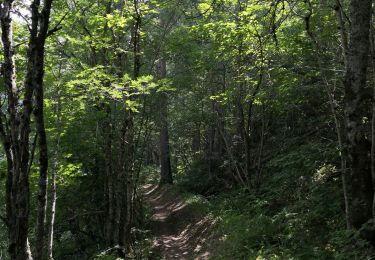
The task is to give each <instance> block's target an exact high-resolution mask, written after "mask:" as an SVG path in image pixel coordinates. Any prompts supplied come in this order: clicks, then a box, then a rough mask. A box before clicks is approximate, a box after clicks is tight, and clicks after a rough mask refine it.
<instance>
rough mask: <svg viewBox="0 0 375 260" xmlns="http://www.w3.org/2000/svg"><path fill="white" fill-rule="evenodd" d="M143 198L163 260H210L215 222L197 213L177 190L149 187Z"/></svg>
mask: <svg viewBox="0 0 375 260" xmlns="http://www.w3.org/2000/svg"><path fill="white" fill-rule="evenodd" d="M143 188H144V191H143V197H144V200H145V202H146V203H147V204H148V206H149V207H150V208H151V209H152V213H151V232H152V235H153V237H154V240H153V247H154V248H155V249H157V251H158V252H160V253H161V257H162V259H166V260H169V259H180V260H184V259H186V260H190V259H198V260H203V259H208V258H209V256H210V252H209V250H208V246H207V245H208V242H209V241H210V238H211V228H212V221H211V220H210V219H209V218H208V217H205V216H204V215H203V214H201V213H200V212H197V211H196V210H192V209H189V207H188V205H187V203H186V200H185V199H184V198H183V197H182V195H181V194H178V192H176V190H175V189H173V186H171V185H167V186H163V187H158V186H157V185H146V186H144V187H143Z"/></svg>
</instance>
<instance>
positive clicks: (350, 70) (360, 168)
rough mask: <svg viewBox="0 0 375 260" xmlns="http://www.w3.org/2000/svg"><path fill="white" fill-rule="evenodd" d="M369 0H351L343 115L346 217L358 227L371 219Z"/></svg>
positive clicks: (371, 235)
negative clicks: (366, 123)
mask: <svg viewBox="0 0 375 260" xmlns="http://www.w3.org/2000/svg"><path fill="white" fill-rule="evenodd" d="M371 4H372V1H371V0H352V1H351V2H350V20H351V27H350V43H349V49H348V54H347V70H346V75H345V79H344V85H345V116H346V128H347V136H346V144H347V151H346V152H347V168H348V172H347V175H348V176H347V177H348V183H349V187H348V195H349V207H350V211H349V214H350V215H349V218H348V219H349V221H350V224H351V226H352V227H354V228H355V229H357V230H358V229H360V228H361V227H362V226H363V224H365V223H366V222H367V221H369V220H370V219H372V217H373V216H372V200H373V187H372V180H371V169H370V157H369V153H370V149H369V145H368V140H367V139H366V133H365V126H364V123H363V117H365V116H367V111H368V107H367V105H366V100H367V99H369V98H370V97H371V96H370V95H367V92H368V90H367V88H366V81H367V67H368V55H369V46H370V42H369V39H370V38H369V37H370V20H371V13H372V8H371ZM363 235H364V236H365V238H366V239H368V240H372V239H373V238H374V236H373V232H365V233H363Z"/></svg>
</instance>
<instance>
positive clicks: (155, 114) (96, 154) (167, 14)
mask: <svg viewBox="0 0 375 260" xmlns="http://www.w3.org/2000/svg"><path fill="white" fill-rule="evenodd" d="M30 2H32V5H31V6H29V5H30V4H31V3H29V2H28V1H24V2H23V1H9V0H8V1H1V8H0V16H1V17H0V18H1V23H2V35H3V36H4V35H6V30H5V29H6V27H4V25H6V23H7V22H9V21H8V20H7V19H6V15H5V14H6V6H7V5H8V4H10V6H12V11H11V12H10V13H11V17H13V20H14V21H13V23H10V24H11V27H10V28H11V31H12V33H13V35H12V37H13V40H14V53H13V52H7V47H6V39H5V40H4V37H3V41H2V43H3V45H2V47H1V48H0V49H1V57H0V61H1V63H2V64H5V65H4V66H2V69H1V74H2V75H3V78H4V79H3V78H2V79H1V81H0V91H1V95H0V99H1V113H0V125H1V126H2V127H1V128H0V135H1V138H2V140H3V143H2V144H3V149H2V151H1V156H0V184H1V187H2V188H1V190H0V205H1V206H0V217H1V220H0V259H3V258H4V259H8V258H9V257H12V258H14V257H13V256H14V255H15V254H16V253H15V252H16V251H14V252H13V251H12V252H13V253H11V254H10V255H8V250H10V251H11V249H9V248H10V247H9V245H10V244H11V242H10V240H12V238H9V237H12V230H11V226H10V225H11V224H10V222H12V221H10V220H9V216H10V215H9V214H10V213H9V210H8V207H9V203H10V202H9V201H11V200H9V196H8V193H9V191H8V188H6V187H9V176H14V175H12V174H15V173H12V171H11V170H9V167H8V168H7V166H9V158H10V157H9V154H8V151H9V149H8V148H7V140H8V139H7V133H5V132H7V131H9V136H13V135H12V134H13V133H12V131H11V130H12V129H13V128H12V127H13V125H15V126H14V127H16V126H17V124H14V122H13V121H12V120H13V119H12V118H13V117H12V115H13V114H12V110H11V109H10V108H12V106H11V99H10V98H9V97H12V94H11V93H12V91H10V90H11V88H9V87H8V86H9V84H8V83H7V80H8V79H9V77H8V76H7V75H8V74H7V70H8V69H9V66H8V65H9V63H7V62H9V61H10V60H9V59H8V56H9V55H10V54H9V53H13V54H14V59H15V66H16V68H17V70H16V71H15V73H16V75H17V78H16V79H15V81H16V82H15V83H17V86H19V87H18V88H19V89H18V90H17V91H18V92H17V94H15V96H16V98H17V100H18V101H17V102H18V103H17V102H16V103H17V105H15V107H14V108H15V111H16V112H14V113H16V114H17V113H18V114H20V115H21V114H22V115H24V114H25V113H26V112H27V104H29V103H30V104H32V105H31V106H32V107H33V109H34V112H33V113H30V114H29V116H30V117H31V119H30V122H28V123H29V125H30V133H29V135H25V136H24V137H23V138H24V139H22V140H24V141H23V142H21V141H20V144H23V145H25V147H26V148H25V149H26V150H27V154H28V155H30V156H29V157H30V158H28V159H27V161H26V162H25V165H26V166H25V167H26V168H27V167H29V169H28V170H27V174H26V175H25V176H27V177H26V179H27V182H28V185H29V186H30V198H28V200H27V201H30V206H29V207H28V210H29V214H28V215H27V221H26V224H27V225H28V227H27V228H26V229H27V230H26V233H25V234H26V235H27V236H26V237H27V238H28V241H29V242H30V246H31V252H34V251H35V252H37V253H35V254H36V255H37V256H36V258H35V259H37V260H38V259H46V258H47V257H48V259H52V258H51V257H52V255H53V259H112V258H111V257H113V259H116V257H122V258H126V257H134V258H137V259H147V258H149V259H153V258H152V257H155V256H152V255H150V254H151V252H152V250H151V249H150V247H152V245H151V243H150V242H149V240H148V238H147V236H148V233H147V232H146V231H145V230H146V229H147V220H146V219H147V216H148V212H147V211H148V209H146V208H145V205H144V204H143V202H142V198H141V196H140V191H141V189H142V185H143V184H146V183H150V182H158V181H159V175H160V173H159V172H160V170H159V167H160V165H161V167H160V168H161V177H160V178H161V179H160V184H164V183H168V182H172V175H173V180H174V182H175V183H177V184H178V185H179V187H180V188H181V189H182V190H185V191H187V192H189V193H188V194H190V195H188V196H193V198H198V199H196V200H197V201H196V202H194V203H195V204H196V205H195V204H194V203H193V204H194V205H195V206H196V207H198V210H202V211H206V212H207V213H209V214H210V216H211V217H212V219H214V220H215V235H214V237H215V239H214V242H213V243H212V247H213V248H215V250H214V251H215V254H214V255H213V259H352V258H353V259H371V257H373V256H374V255H375V253H374V251H373V246H374V241H375V236H374V230H375V228H374V226H373V224H374V221H373V216H372V214H373V213H372V205H370V208H369V207H368V205H367V204H368V201H366V199H367V198H368V197H371V199H370V202H372V203H374V201H373V198H372V196H373V193H374V191H373V190H372V186H373V185H372V183H373V181H372V180H371V172H372V173H373V175H374V174H375V145H374V143H375V138H374V136H375V135H374V131H375V125H374V118H375V117H374V118H373V115H375V113H373V111H372V110H373V109H374V107H373V102H374V98H373V94H372V93H373V89H374V80H373V79H374V77H375V74H374V73H375V72H374V69H375V63H374V58H375V56H374V53H375V49H374V48H375V47H374V44H373V41H374V40H373V36H374V33H373V26H374V24H373V20H371V26H370V28H367V27H366V26H365V25H366V24H365V22H363V21H362V20H361V19H358V17H359V16H361V17H365V18H366V12H365V11H363V12H362V11H361V10H362V9H363V8H360V7H358V6H357V8H356V2H361V3H359V5H361V4H362V7H363V6H364V5H365V4H366V3H367V4H368V3H370V4H371V1H368V0H361V1H355V0H352V1H347V0H341V1H340V0H330V1H318V0H305V1H298V0H259V1H250V0H199V1H188V0H186V1H185V0H170V1H161V0H150V1H143V0H134V1H124V0H103V1H97V0H67V1H65V0H64V1H62V0H54V1H48V0H46V1H42V3H41V4H40V3H39V2H40V1H30ZM49 2H51V3H52V8H51V9H50V11H51V18H50V19H49V29H48V31H46V35H45V40H46V42H45V44H43V46H45V48H44V49H43V55H44V56H40V57H39V56H38V55H36V56H35V57H39V58H41V59H42V60H44V64H43V66H42V68H44V69H43V70H44V75H43V73H42V74H40V73H39V74H38V73H37V72H38V71H39V72H40V71H42V70H40V69H41V68H40V67H38V66H37V65H38V63H33V61H34V59H33V58H32V57H33V56H32V50H33V46H34V45H32V39H33V28H34V27H33V24H34V23H33V21H34V19H35V17H37V18H38V17H39V21H38V22H37V23H36V24H37V25H36V27H35V28H39V33H38V35H39V36H38V37H41V36H40V35H41V34H42V33H41V32H40V31H42V29H43V23H45V20H46V17H47V16H46V15H45V12H44V11H43V10H45V9H48V8H47V7H48V3H49ZM36 3H39V4H38V6H39V7H38V8H35V6H34V5H36ZM357 9H358V13H359V12H362V13H360V14H358V13H356V10H357ZM35 12H36V13H35ZM37 14H39V15H37ZM4 17H5V18H4ZM365 18H364V19H363V20H365ZM47 20H48V19H47ZM368 20H369V21H370V19H368ZM361 21H362V23H361ZM47 26H48V23H47ZM356 26H357V27H356ZM364 27H366V28H367V34H368V36H369V37H367V39H369V41H368V44H367V45H368V46H367V47H368V48H367V49H366V46H364V45H365V44H366V43H363V44H362V43H361V42H364V41H363V37H364V38H366V34H365V35H364V36H363V33H362V34H360V32H362V31H363V32H366V28H364ZM35 28H34V29H35ZM363 28H364V29H363ZM361 29H362V31H361ZM361 37H362V38H361ZM41 39H42V38H41ZM358 39H359V40H358ZM28 43H29V44H28ZM38 43H40V42H38ZM356 43H358V45H356ZM361 44H362V45H361ZM357 50H359V51H357ZM360 50H364V51H362V52H363V53H365V54H361V51H360ZM41 52H42V51H41ZM360 55H365V57H366V59H367V58H368V61H367V60H366V59H364V58H363V57H364V56H361V57H362V58H361V59H362V60H366V61H365V63H366V64H362V63H361V62H360V60H361V59H359V58H358V57H360ZM30 57H31V58H30ZM356 58H357V59H356ZM33 66H34V67H33ZM361 66H362V67H361ZM356 67H358V68H361V69H359V72H358V73H357V72H356V71H355V69H356ZM38 69H39V70H38ZM353 71H354V72H353ZM32 72H34V73H35V75H41V79H44V80H43V81H42V82H41V83H38V84H39V85H38V84H37V83H35V84H36V85H35V86H34V85H33V83H30V82H34V81H37V80H38V78H37V77H36V76H35V77H34V78H32V79H33V80H31V81H30V82H29V83H30V84H29V85H28V80H27V79H28V75H29V74H30V73H31V74H32ZM361 72H362V74H363V72H364V74H365V75H364V76H363V75H362V74H361ZM351 73H353V74H351ZM356 73H357V74H356ZM31 74H30V75H31ZM353 75H354V76H353ZM31 77H33V76H31ZM24 79H25V80H24ZM356 79H358V80H357V81H356ZM358 81H360V83H358ZM357 83H358V84H359V85H355V84H357ZM33 86H34V87H35V94H32V96H30V102H29V103H27V102H23V103H22V100H26V101H27V100H28V99H27V98H28V95H27V93H28V90H29V89H34V87H33ZM358 86H359V87H358ZM41 89H44V95H43V93H42V94H41V92H40V91H38V90H41ZM351 90H353V91H351ZM33 91H34V90H33ZM33 93H34V92H33ZM38 93H39V95H38ZM38 101H40V102H39V103H38ZM38 104H39V105H38ZM41 107H43V108H44V111H43V110H41ZM25 111H26V112H25ZM35 111H36V112H35ZM40 111H41V113H40ZM374 111H375V109H374ZM38 112H39V114H38ZM18 114H17V115H18ZM43 115H44V124H41V119H42V118H43ZM19 118H20V120H21V121H22V120H24V118H25V117H22V116H20V117H19ZM8 122H10V123H9V124H8ZM22 122H23V121H22ZM25 122H26V121H25ZM42 125H44V126H43V127H42ZM10 129H11V130H10ZM41 129H44V130H45V133H46V142H47V145H48V153H47V150H46V149H45V148H46V147H47V146H46V145H43V139H41V140H42V141H40V138H43V131H41ZM353 136H354V137H353ZM10 140H12V138H10ZM26 150H25V151H26ZM10 151H12V148H11V149H10ZM43 158H44V159H46V160H47V158H48V164H47V166H48V186H47V187H48V188H47V190H48V193H47V192H46V194H48V196H47V195H45V196H47V204H46V205H45V206H43V200H41V198H42V197H43V176H44V175H43V165H44V164H43V162H44V163H45V162H47V161H43ZM20 174H21V175H20V176H22V172H21V173H20ZM365 175H366V176H367V175H368V176H370V179H366V178H365V177H361V178H362V179H361V178H358V177H356V176H365ZM372 178H374V176H372ZM21 179H22V178H21ZM366 180H369V181H368V182H366ZM364 183H365V184H366V183H367V184H368V185H370V186H371V187H370V188H371V189H370V191H369V190H368V187H367V186H366V185H365V184H364ZM20 187H22V186H20ZM25 187H26V186H25ZM358 187H360V188H358ZM26 190H27V189H25V191H26ZM27 191H28V190H27ZM14 194H18V193H17V192H16V191H15V193H14ZM191 194H194V195H191ZM198 195H199V196H198ZM194 196H198V197H194ZM10 197H12V196H10ZM15 201H16V200H15ZM25 201H26V200H25ZM358 201H359V202H358ZM18 202H19V201H18ZM18 202H17V203H18ZM366 203H367V204H366ZM17 205H18V204H17ZM194 205H193V206H194ZM43 208H45V210H44V211H43ZM368 208H369V211H370V213H369V214H370V215H371V216H372V217H368V215H369V214H367V215H366V213H363V214H362V213H358V214H356V212H365V211H366V209H368ZM26 211H27V210H25V212H26ZM20 212H22V211H20ZM43 214H44V216H46V217H45V218H41V216H42V215H43ZM361 214H362V215H361ZM41 223H42V224H41ZM14 225H17V224H14ZM27 225H26V226H27ZM41 226H45V231H43V229H40V228H41ZM41 230H42V231H41ZM52 231H53V232H52ZM41 232H42V233H43V232H45V236H44V237H43V236H41V234H42V233H41ZM51 232H52V233H51ZM47 233H48V234H52V235H51V241H52V244H50V241H49V240H50V239H49V236H48V235H47ZM9 239H10V240H9ZM40 239H41V240H42V241H44V242H42V246H41V247H42V249H43V250H44V251H45V252H47V251H48V250H49V247H50V249H51V250H52V249H53V251H51V252H49V253H44V254H45V255H44V256H43V255H39V253H40V252H41V251H40V250H39V249H38V244H40V241H41V240H40ZM8 240H9V241H8ZM47 240H48V243H47ZM12 241H13V240H12ZM25 243H26V240H25ZM27 244H29V243H27ZM216 248H217V250H216ZM17 250H18V249H17ZM10 251H9V252H10ZM13 254H14V255H13ZM17 259H21V258H17Z"/></svg>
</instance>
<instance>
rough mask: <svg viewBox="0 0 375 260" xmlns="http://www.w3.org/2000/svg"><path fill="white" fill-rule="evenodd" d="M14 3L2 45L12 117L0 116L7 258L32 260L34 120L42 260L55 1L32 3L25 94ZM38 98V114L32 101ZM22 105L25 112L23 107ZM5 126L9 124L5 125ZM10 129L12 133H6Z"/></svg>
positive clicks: (7, 9) (5, 11) (4, 9)
mask: <svg viewBox="0 0 375 260" xmlns="http://www.w3.org/2000/svg"><path fill="white" fill-rule="evenodd" d="M13 4H14V1H12V0H9V1H4V2H3V3H2V5H1V8H0V19H1V28H2V42H3V46H4V57H5V62H4V71H3V75H4V81H5V85H6V95H7V98H8V109H7V112H8V115H4V114H2V115H1V117H2V120H1V126H0V127H1V133H2V141H3V144H4V147H5V150H6V155H7V162H8V178H7V224H8V233H9V241H10V243H9V253H10V256H11V258H12V259H20V260H21V259H22V260H24V259H31V253H30V250H29V245H28V221H29V211H30V202H29V201H30V191H29V171H30V168H31V167H30V166H31V164H32V158H33V157H32V156H31V154H30V152H31V151H30V149H29V146H30V142H29V139H30V138H29V137H30V133H31V115H32V113H33V112H34V115H35V118H36V132H37V136H38V138H39V162H40V177H39V194H38V202H39V205H38V216H37V230H36V236H37V238H36V251H35V258H36V259H42V257H43V245H44V233H45V230H44V225H45V214H46V196H47V195H46V194H47V189H46V187H47V171H48V157H47V142H46V134H45V127H44V117H43V102H44V98H43V76H44V55H45V54H44V46H45V41H46V38H47V36H48V27H49V20H50V12H51V6H52V0H45V1H43V3H42V5H41V3H40V1H39V0H34V1H33V2H32V3H31V27H30V36H29V43H28V53H27V69H26V76H25V80H24V90H23V92H24V93H23V100H21V98H20V97H21V95H20V92H21V91H22V90H21V89H20V88H19V87H18V86H17V82H16V65H15V61H14V55H15V49H14V45H13V27H12V14H11V13H12V12H13ZM33 97H35V110H34V107H33V102H32V99H33ZM20 102H22V106H21V107H19V104H20ZM4 121H5V122H4ZM8 126H9V127H8Z"/></svg>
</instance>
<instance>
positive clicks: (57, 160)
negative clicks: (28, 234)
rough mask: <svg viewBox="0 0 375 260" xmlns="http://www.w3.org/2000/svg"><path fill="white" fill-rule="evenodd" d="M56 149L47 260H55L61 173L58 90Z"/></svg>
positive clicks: (59, 98)
mask: <svg viewBox="0 0 375 260" xmlns="http://www.w3.org/2000/svg"><path fill="white" fill-rule="evenodd" d="M56 131H57V133H56V134H57V139H56V148H55V156H54V160H53V166H52V167H53V168H52V174H51V209H50V219H49V225H48V226H49V230H48V237H47V259H48V260H53V236H54V225H55V216H56V199H57V184H56V178H57V176H58V173H59V168H60V140H61V133H62V119H61V96H60V90H57V105H56Z"/></svg>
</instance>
